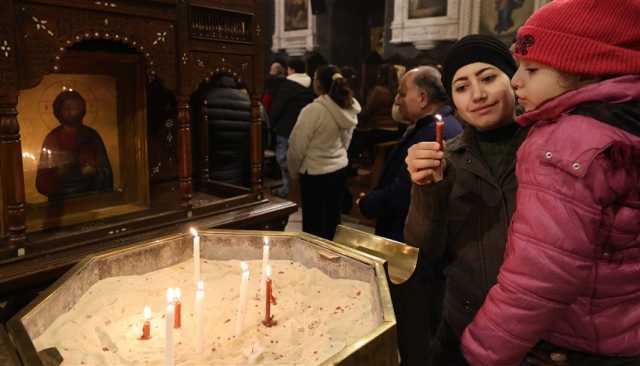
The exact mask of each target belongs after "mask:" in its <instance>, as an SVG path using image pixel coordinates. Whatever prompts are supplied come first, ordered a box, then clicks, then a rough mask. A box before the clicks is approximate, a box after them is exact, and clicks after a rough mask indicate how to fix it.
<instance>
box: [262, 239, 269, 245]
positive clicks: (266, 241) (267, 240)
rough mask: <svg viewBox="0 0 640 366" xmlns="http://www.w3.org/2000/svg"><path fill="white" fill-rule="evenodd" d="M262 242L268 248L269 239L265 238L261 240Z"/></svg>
mask: <svg viewBox="0 0 640 366" xmlns="http://www.w3.org/2000/svg"><path fill="white" fill-rule="evenodd" d="M262 240H263V241H264V245H265V246H267V247H268V246H269V237H268V236H265V237H264V239H262Z"/></svg>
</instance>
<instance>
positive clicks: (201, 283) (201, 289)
mask: <svg viewBox="0 0 640 366" xmlns="http://www.w3.org/2000/svg"><path fill="white" fill-rule="evenodd" d="M197 288H198V291H204V282H202V281H198V285H197Z"/></svg>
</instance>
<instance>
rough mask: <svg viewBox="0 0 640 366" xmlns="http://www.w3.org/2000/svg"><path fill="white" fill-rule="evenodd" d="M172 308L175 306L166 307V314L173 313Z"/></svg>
mask: <svg viewBox="0 0 640 366" xmlns="http://www.w3.org/2000/svg"><path fill="white" fill-rule="evenodd" d="M174 308H175V306H173V305H167V314H169V313H173V309H174Z"/></svg>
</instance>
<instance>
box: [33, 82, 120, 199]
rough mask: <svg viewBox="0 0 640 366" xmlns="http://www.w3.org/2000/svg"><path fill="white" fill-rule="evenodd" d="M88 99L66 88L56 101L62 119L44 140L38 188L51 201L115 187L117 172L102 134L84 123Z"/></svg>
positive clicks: (56, 113)
mask: <svg viewBox="0 0 640 366" xmlns="http://www.w3.org/2000/svg"><path fill="white" fill-rule="evenodd" d="M85 113H86V102H85V100H84V98H83V97H82V95H80V93H78V92H77V91H74V90H64V91H63V92H61V93H60V94H59V95H58V96H57V97H56V99H55V100H54V102H53V114H54V116H55V117H56V118H57V119H58V121H59V122H60V126H58V127H56V128H54V129H53V130H52V131H51V132H49V134H48V135H47V137H46V138H45V139H44V143H43V144H42V149H41V151H40V160H39V163H38V172H37V176H36V189H37V190H38V192H40V193H41V194H43V195H45V196H47V197H48V198H49V200H50V201H52V200H57V199H62V198H67V197H68V196H70V195H75V194H79V193H88V192H104V191H111V190H112V189H113V174H112V171H111V164H110V163H109V157H108V156H107V150H106V148H105V146H104V143H103V142H102V138H101V137H100V134H98V132H97V131H96V130H94V129H93V128H91V127H88V126H85V125H84V124H83V118H84V116H85Z"/></svg>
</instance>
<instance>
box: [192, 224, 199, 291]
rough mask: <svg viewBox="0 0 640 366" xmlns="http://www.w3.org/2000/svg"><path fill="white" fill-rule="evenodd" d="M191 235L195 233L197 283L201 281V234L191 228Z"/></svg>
mask: <svg viewBox="0 0 640 366" xmlns="http://www.w3.org/2000/svg"><path fill="white" fill-rule="evenodd" d="M191 235H193V281H194V283H195V284H197V283H198V281H200V236H198V231H197V230H196V229H194V228H191Z"/></svg>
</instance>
